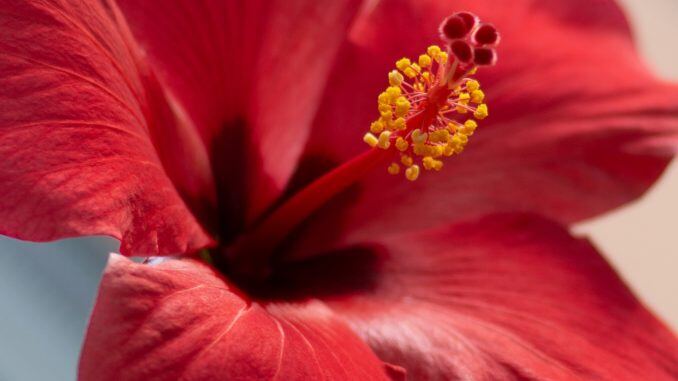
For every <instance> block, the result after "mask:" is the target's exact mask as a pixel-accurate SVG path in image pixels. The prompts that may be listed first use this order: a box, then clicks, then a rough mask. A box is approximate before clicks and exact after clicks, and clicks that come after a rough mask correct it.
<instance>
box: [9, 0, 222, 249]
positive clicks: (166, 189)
mask: <svg viewBox="0 0 678 381" xmlns="http://www.w3.org/2000/svg"><path fill="white" fill-rule="evenodd" d="M174 111H175V110H173V108H172V106H171V104H170V103H168V101H167V100H166V99H165V98H164V95H163V91H162V87H161V86H160V84H159V83H157V81H155V80H154V77H153V75H152V73H151V72H150V71H149V68H148V67H147V65H146V64H145V63H144V62H143V61H142V60H140V59H139V56H138V54H137V48H136V46H135V44H134V42H133V41H132V39H131V35H130V33H129V31H128V30H127V29H126V26H125V24H124V22H123V21H122V19H121V16H120V14H119V11H118V10H117V9H116V8H115V6H114V5H113V4H110V3H107V2H104V3H101V2H98V1H84V2H83V1H62V2H47V1H32V0H29V1H23V0H22V1H16V0H10V1H5V0H3V1H0V161H1V163H2V164H0V233H2V234H6V235H10V236H13V237H17V238H21V239H29V240H39V241H43V240H52V239H58V238H63V237H68V236H76V235H86V234H106V235H111V236H114V237H116V238H120V239H122V248H121V250H122V252H123V253H125V254H166V253H183V252H186V251H193V250H195V249H197V248H200V247H203V246H205V245H207V244H209V243H210V241H211V239H210V237H209V236H208V235H207V234H206V233H205V231H204V230H203V229H202V227H201V226H200V225H199V224H198V222H196V220H195V218H194V217H193V215H192V214H191V212H190V211H189V209H188V208H187V205H186V202H185V201H184V200H183V199H182V197H181V196H184V197H185V200H187V201H189V202H190V201H191V200H198V199H201V198H208V196H209V192H210V189H212V192H213V185H212V184H211V178H210V175H209V166H208V165H207V161H206V156H205V155H204V149H203V155H201V151H200V149H201V144H200V142H199V140H196V138H197V135H196V133H195V131H192V130H191V128H192V127H190V126H186V125H184V124H182V123H181V121H180V119H175V116H174ZM184 155H185V156H184ZM177 156H178V157H177ZM206 169H207V171H205V170H206ZM172 180H176V181H175V182H174V183H173V182H172ZM175 186H177V187H178V189H179V191H180V192H181V196H180V194H179V193H178V192H177V189H175Z"/></svg>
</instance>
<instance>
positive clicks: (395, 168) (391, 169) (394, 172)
mask: <svg viewBox="0 0 678 381" xmlns="http://www.w3.org/2000/svg"><path fill="white" fill-rule="evenodd" d="M388 173H390V174H392V175H397V174H398V173H400V166H399V165H398V163H391V165H389V166H388Z"/></svg>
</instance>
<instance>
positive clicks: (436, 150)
mask: <svg viewBox="0 0 678 381" xmlns="http://www.w3.org/2000/svg"><path fill="white" fill-rule="evenodd" d="M443 152H445V146H441V145H437V146H432V147H431V156H433V157H441V156H443Z"/></svg>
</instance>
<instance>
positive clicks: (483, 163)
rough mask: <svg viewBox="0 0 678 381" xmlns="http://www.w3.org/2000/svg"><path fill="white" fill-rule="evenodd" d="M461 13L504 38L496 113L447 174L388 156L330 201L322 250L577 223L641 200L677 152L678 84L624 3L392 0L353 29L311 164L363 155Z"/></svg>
mask: <svg viewBox="0 0 678 381" xmlns="http://www.w3.org/2000/svg"><path fill="white" fill-rule="evenodd" d="M459 10H467V11H471V12H474V13H476V14H478V15H479V16H480V17H481V18H482V19H483V20H484V21H487V22H491V23H494V24H495V25H496V27H497V29H498V30H499V31H500V33H501V34H502V41H501V44H500V45H499V47H498V54H499V63H498V65H497V66H496V67H489V68H481V69H480V70H479V73H478V78H479V79H480V82H481V84H482V86H483V89H484V91H485V94H486V100H487V103H488V105H489V114H490V115H489V117H488V118H487V119H485V120H483V121H482V122H481V123H480V127H479V128H478V130H477V131H476V133H475V134H474V136H473V137H472V138H471V141H470V142H469V145H468V146H467V148H466V150H465V151H464V153H463V154H462V155H461V156H459V157H453V158H451V159H450V160H446V163H445V167H444V168H443V170H442V171H441V172H440V173H432V174H430V173H424V174H423V175H422V176H420V178H419V180H417V181H416V182H415V183H410V182H407V181H404V180H403V178H402V176H390V175H388V174H387V173H386V170H385V169H384V168H385V167H386V166H387V165H388V163H384V164H383V165H382V166H381V168H378V169H377V170H375V173H374V175H373V176H370V177H369V178H367V179H366V180H365V181H364V182H362V183H361V184H359V185H358V186H356V187H355V188H354V189H353V191H352V192H348V194H346V195H345V197H344V198H343V200H338V201H336V202H335V203H333V205H328V207H327V208H326V209H325V212H326V213H323V217H321V218H320V219H318V220H315V221H314V222H313V223H310V224H309V227H310V229H309V230H306V231H305V232H304V233H303V234H302V235H303V237H304V239H307V240H313V241H314V244H315V246H314V248H313V249H311V250H312V251H315V252H317V251H318V250H319V249H318V247H323V246H326V244H327V243H328V242H339V243H341V242H345V243H346V242H347V243H352V242H360V241H361V240H364V239H369V238H370V237H372V236H374V235H381V234H390V233H393V232H397V231H407V230H410V229H419V228H424V227H431V226H436V225H440V224H446V223H449V222H450V221H451V220H457V219H464V218H469V217H472V216H474V215H475V216H479V215H483V214H485V213H493V212H502V211H525V212H538V213H541V214H543V215H545V216H548V217H549V218H553V219H555V220H557V221H560V222H563V223H566V224H567V223H572V222H575V221H579V220H581V219H583V218H588V217H591V216H594V215H597V214H600V213H602V212H605V211H607V210H610V209H611V208H614V207H617V206H619V205H622V204H624V203H626V202H628V201H630V200H633V199H635V198H636V197H638V196H639V195H641V194H642V193H643V192H644V191H645V190H646V189H647V188H648V186H649V185H651V184H652V183H653V182H654V180H656V178H657V177H658V176H659V174H660V173H661V172H662V170H663V168H664V167H665V165H666V163H667V162H668V161H669V160H670V158H671V157H672V155H673V152H675V147H676V145H675V137H676V135H677V134H678V87H677V86H676V85H675V84H667V83H664V82H662V81H659V80H657V79H655V78H654V77H653V76H652V74H651V73H650V72H649V70H647V68H646V66H645V65H644V64H643V62H642V61H641V60H640V59H639V57H638V55H637V53H636V51H635V49H634V46H633V41H632V39H631V36H630V33H629V30H628V26H627V24H626V21H625V18H624V15H623V14H622V12H621V10H620V9H619V8H618V7H617V5H616V4H615V3H614V2H612V1H609V0H595V1H559V0H545V1H531V0H519V1H510V2H497V1H491V0H487V1H486V0H477V1H476V0H474V1H463V0H458V1H453V0H451V1H419V0H417V1H388V0H386V1H382V2H379V3H378V5H376V7H374V8H373V9H371V10H368V11H366V12H365V13H363V14H362V16H361V18H360V19H359V20H358V21H357V22H356V23H355V24H354V28H353V29H352V30H351V32H350V39H349V43H347V44H346V46H345V47H344V49H342V51H341V53H340V57H339V59H338V60H337V62H338V64H337V65H336V66H335V68H334V70H333V72H332V76H331V80H330V83H331V84H332V86H331V87H330V88H328V90H327V92H326V94H325V97H324V101H323V105H322V106H321V108H322V110H323V112H322V113H319V114H318V116H317V118H316V121H315V127H314V130H313V132H312V135H311V140H310V141H309V144H308V146H307V148H306V156H305V158H304V159H303V160H302V163H301V168H305V167H308V166H313V165H316V166H317V165H318V164H317V163H325V164H327V165H326V166H325V168H327V167H329V166H332V165H336V164H338V163H341V162H343V161H345V160H347V159H348V158H350V157H353V156H354V155H356V154H358V153H360V152H362V151H364V150H365V149H366V145H365V144H364V143H363V142H362V135H363V134H364V133H365V132H366V131H367V130H368V128H369V125H370V122H371V121H372V120H374V119H375V118H376V117H378V111H377V108H376V104H377V102H376V97H377V95H378V94H379V92H381V91H383V89H384V88H385V86H386V85H387V83H388V82H387V73H388V71H390V70H392V69H393V68H394V63H395V61H396V60H397V59H399V58H400V57H403V56H409V57H417V56H418V55H419V54H421V53H422V52H424V51H425V50H426V47H427V46H428V45H430V44H432V43H438V42H439V38H438V36H437V29H436V28H437V26H438V22H439V21H440V20H442V19H443V18H444V17H445V16H446V15H449V14H450V13H451V12H454V11H459ZM658 147H662V149H659V148H658ZM666 148H670V149H666ZM671 148H672V149H671ZM394 160H397V155H395V154H394ZM300 177H302V178H303V177H304V176H303V173H301V175H300ZM306 177H308V176H306ZM377 207H378V208H379V210H378V212H377V211H376V210H375V209H376V208H377Z"/></svg>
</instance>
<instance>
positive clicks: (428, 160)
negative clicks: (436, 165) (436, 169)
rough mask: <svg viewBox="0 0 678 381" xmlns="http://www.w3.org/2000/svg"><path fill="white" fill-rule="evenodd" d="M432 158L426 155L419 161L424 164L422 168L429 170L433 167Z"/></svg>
mask: <svg viewBox="0 0 678 381" xmlns="http://www.w3.org/2000/svg"><path fill="white" fill-rule="evenodd" d="M433 160H434V159H433V158H432V157H431V156H426V157H424V158H423V159H422V160H421V163H422V164H424V169H427V170H431V169H433Z"/></svg>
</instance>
